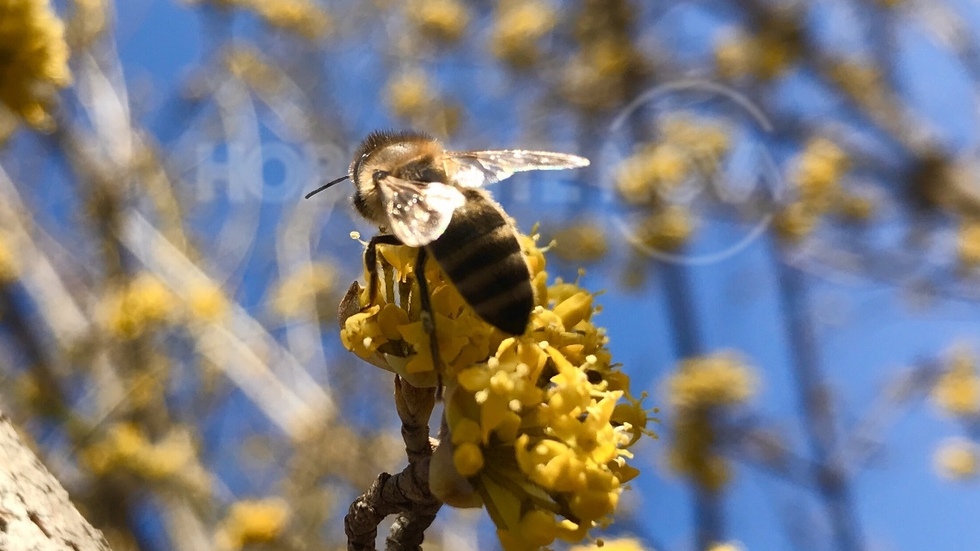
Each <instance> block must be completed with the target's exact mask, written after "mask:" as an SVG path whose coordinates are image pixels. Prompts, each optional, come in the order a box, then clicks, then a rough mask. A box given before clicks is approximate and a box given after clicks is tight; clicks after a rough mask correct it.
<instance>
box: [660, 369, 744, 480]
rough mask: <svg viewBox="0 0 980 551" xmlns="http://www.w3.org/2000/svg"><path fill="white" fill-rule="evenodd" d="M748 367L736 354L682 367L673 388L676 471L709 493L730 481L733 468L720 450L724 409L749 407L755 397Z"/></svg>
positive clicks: (672, 462)
mask: <svg viewBox="0 0 980 551" xmlns="http://www.w3.org/2000/svg"><path fill="white" fill-rule="evenodd" d="M754 387H755V380H754V377H753V376H752V373H751V372H750V371H749V369H748V367H747V366H745V365H744V364H743V363H742V362H741V361H740V360H739V359H738V358H737V357H736V356H734V355H732V354H726V353H721V354H714V355H711V356H703V357H698V358H692V359H688V360H684V361H682V362H681V364H680V366H679V367H678V369H677V372H676V373H675V374H674V375H673V376H671V378H670V380H669V381H668V384H667V392H668V395H669V396H668V397H669V400H670V402H671V405H672V406H673V408H674V415H673V418H672V419H673V424H674V429H673V431H672V432H673V434H674V441H673V442H672V445H671V449H670V451H669V453H668V461H669V464H670V466H671V468H673V469H674V470H675V471H677V472H679V473H681V474H683V475H686V476H689V477H691V478H692V479H693V480H694V481H695V482H697V483H698V484H699V485H701V486H702V487H703V488H705V489H708V490H711V491H717V490H719V489H720V488H721V487H722V486H724V484H725V483H727V482H728V479H729V468H728V465H727V463H726V462H725V460H724V459H723V458H722V457H721V456H720V455H719V454H718V451H717V450H716V449H715V445H716V442H717V440H718V435H717V434H716V433H717V429H716V427H715V424H714V423H715V418H716V415H715V414H716V412H717V410H718V408H721V407H724V406H732V405H736V404H740V403H742V402H745V401H746V400H747V399H748V398H749V397H750V396H751V395H752V394H753V392H754Z"/></svg>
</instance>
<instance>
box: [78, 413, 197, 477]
mask: <svg viewBox="0 0 980 551" xmlns="http://www.w3.org/2000/svg"><path fill="white" fill-rule="evenodd" d="M80 458H81V460H82V463H83V464H84V465H85V466H87V467H88V468H89V469H90V470H91V471H92V472H93V473H94V474H95V475H97V476H109V475H118V474H122V473H128V474H131V475H135V476H138V477H140V478H143V479H145V480H148V481H153V482H167V483H170V484H175V485H177V486H179V487H180V488H182V489H183V490H185V491H188V492H193V493H195V494H197V495H206V494H207V493H208V491H209V488H210V486H211V482H210V477H209V475H208V473H207V471H206V470H205V469H204V468H203V467H202V466H201V464H200V463H199V462H198V460H197V452H196V449H195V446H194V442H193V439H192V437H191V435H190V433H189V432H188V431H187V430H185V429H183V428H181V427H175V428H173V429H171V430H170V432H168V433H167V434H166V435H165V436H164V437H163V438H162V439H160V441H159V442H155V443H154V442H150V440H149V438H147V435H146V434H145V433H144V432H143V431H142V429H141V428H140V427H139V426H137V425H135V424H132V423H118V424H115V425H112V426H111V427H109V429H108V430H107V431H106V433H105V435H104V437H103V438H102V439H100V440H98V441H96V442H95V443H93V444H91V445H89V446H87V447H85V448H84V449H82V450H81V452H80Z"/></svg>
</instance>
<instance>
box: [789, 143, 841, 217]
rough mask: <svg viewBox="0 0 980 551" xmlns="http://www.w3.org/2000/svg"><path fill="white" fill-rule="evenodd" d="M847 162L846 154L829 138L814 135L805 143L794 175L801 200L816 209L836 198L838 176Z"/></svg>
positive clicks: (821, 208)
mask: <svg viewBox="0 0 980 551" xmlns="http://www.w3.org/2000/svg"><path fill="white" fill-rule="evenodd" d="M848 164H849V159H848V156H847V154H846V153H844V151H843V150H842V149H841V148H840V147H839V146H838V145H837V144H835V143H834V142H832V141H830V140H829V139H827V138H823V137H817V138H814V139H812V140H810V141H809V142H807V144H806V145H805V146H804V147H803V151H802V152H801V153H800V155H799V157H797V168H796V172H795V173H794V175H793V183H794V185H795V186H796V189H797V192H798V193H799V196H800V200H802V201H804V202H806V203H808V204H809V205H811V206H812V207H815V208H816V209H817V210H826V208H827V207H828V206H829V205H830V203H831V201H833V200H835V199H836V198H837V197H836V193H837V191H838V190H839V188H840V179H841V177H842V176H843V175H844V173H845V172H846V171H847V168H848Z"/></svg>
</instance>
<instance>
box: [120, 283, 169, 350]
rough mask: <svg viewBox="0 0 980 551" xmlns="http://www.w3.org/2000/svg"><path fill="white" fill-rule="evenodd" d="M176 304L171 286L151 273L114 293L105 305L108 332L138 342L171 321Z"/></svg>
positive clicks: (126, 284) (125, 284) (124, 285)
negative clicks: (168, 286)
mask: <svg viewBox="0 0 980 551" xmlns="http://www.w3.org/2000/svg"><path fill="white" fill-rule="evenodd" d="M175 306H176V301H175V300H174V297H173V294H172V293H171V292H170V290H169V289H167V287H165V286H164V285H163V283H161V282H160V280H158V279H156V278H155V277H154V276H152V275H150V274H148V273H141V274H138V275H137V276H136V277H134V278H133V279H131V280H130V281H128V282H126V283H123V284H122V285H119V286H117V287H115V288H114V289H112V290H110V292H109V294H108V296H107V297H106V300H105V303H104V311H105V321H106V325H107V326H108V329H109V331H110V332H111V333H113V334H114V335H115V336H116V337H119V338H121V339H127V340H128V339H134V338H136V337H138V336H140V335H142V334H143V332H144V331H146V330H147V329H150V328H153V327H155V326H156V325H158V324H160V323H163V322H165V321H167V320H169V319H170V318H171V317H172V315H173V314H174V312H175V311H176V308H175Z"/></svg>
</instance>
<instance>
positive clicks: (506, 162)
mask: <svg viewBox="0 0 980 551" xmlns="http://www.w3.org/2000/svg"><path fill="white" fill-rule="evenodd" d="M588 164H589V160H588V159H585V158H583V157H578V156H576V155H568V154H564V153H552V152H549V151H527V150H522V149H509V150H499V151H447V150H445V149H443V146H442V144H441V143H440V142H439V141H438V140H435V139H433V138H432V137H430V136H428V135H426V134H423V133H421V132H415V131H401V132H389V131H380V132H373V133H371V134H370V135H368V137H367V138H366V139H365V140H364V141H363V142H361V144H360V146H359V147H358V148H357V151H356V153H355V154H354V159H353V161H352V162H351V165H350V170H349V171H348V174H347V175H346V176H343V177H341V178H338V179H336V180H334V181H332V182H329V183H327V184H326V185H324V186H322V187H320V188H318V189H316V190H314V191H312V192H310V193H309V194H307V195H306V198H307V199H308V198H310V197H311V196H313V195H314V194H316V193H319V192H320V191H323V190H324V189H327V188H329V187H330V186H332V185H334V184H336V183H338V182H342V181H344V180H347V179H350V180H351V181H352V182H353V183H354V188H355V191H354V196H353V203H354V208H355V209H356V210H357V212H358V213H360V214H361V215H362V216H363V217H364V218H365V219H367V220H368V221H370V222H373V223H374V224H376V225H378V226H379V227H383V228H386V229H387V230H388V231H389V232H390V233H388V234H382V235H378V236H375V237H374V238H372V239H371V241H370V242H369V243H368V248H367V252H366V253H365V258H364V260H365V263H366V264H367V267H368V274H369V277H370V282H369V289H370V291H369V292H370V293H371V298H372V302H373V299H374V298H375V296H376V293H377V288H378V276H377V253H376V251H375V248H376V247H377V245H379V244H403V245H408V246H410V247H418V249H419V252H418V260H417V262H416V273H418V274H424V273H425V271H424V266H425V262H426V259H427V258H428V256H431V257H432V258H434V259H435V261H436V262H437V263H438V264H439V266H440V267H441V268H442V270H443V272H444V273H445V274H446V276H447V277H448V278H449V280H450V281H452V283H453V284H454V285H455V286H456V289H458V290H459V293H460V295H462V297H463V299H464V300H465V301H466V302H467V304H469V305H470V307H472V308H473V310H474V311H475V312H476V313H477V315H479V316H480V317H481V318H482V319H483V320H484V321H486V322H487V323H489V324H490V325H493V326H494V327H496V328H498V329H500V330H501V331H503V332H505V333H508V334H510V335H520V334H523V333H524V331H525V329H526V328H527V324H528V321H530V318H531V310H532V309H533V308H534V292H533V289H532V287H531V273H530V270H529V268H528V265H527V261H526V260H525V258H524V254H523V253H522V251H521V246H520V243H519V242H518V240H517V233H516V229H515V224H514V221H513V220H512V219H511V218H510V217H509V216H508V215H507V213H505V212H504V210H503V209H502V208H501V207H500V205H498V204H497V203H496V202H495V201H494V200H493V199H492V198H491V197H490V195H489V193H487V192H486V191H485V190H484V189H482V188H483V186H485V185H488V184H493V183H496V182H499V181H501V180H505V179H507V178H509V177H510V176H511V175H513V174H514V173H515V172H523V171H528V170H560V169H566V168H579V167H584V166H588ZM418 283H419V288H420V289H419V290H420V292H421V302H422V308H423V311H424V312H426V313H427V314H428V317H429V320H430V321H429V322H428V323H429V326H430V327H431V316H432V312H431V307H430V305H429V298H430V297H429V293H428V287H427V282H426V281H425V278H424V277H419V278H418ZM430 333H431V330H430Z"/></svg>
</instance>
